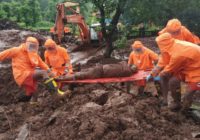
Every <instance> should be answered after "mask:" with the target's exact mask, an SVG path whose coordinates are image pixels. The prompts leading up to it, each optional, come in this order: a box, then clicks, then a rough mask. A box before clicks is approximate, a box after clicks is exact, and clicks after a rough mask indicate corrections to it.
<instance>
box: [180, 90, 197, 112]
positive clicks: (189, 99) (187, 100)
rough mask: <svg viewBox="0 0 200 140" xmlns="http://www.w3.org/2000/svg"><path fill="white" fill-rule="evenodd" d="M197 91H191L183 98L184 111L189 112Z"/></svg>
mask: <svg viewBox="0 0 200 140" xmlns="http://www.w3.org/2000/svg"><path fill="white" fill-rule="evenodd" d="M194 93H195V91H190V92H188V93H186V94H185V96H184V97H183V109H182V110H188V109H189V108H190V106H191V105H192V102H193V96H194Z"/></svg>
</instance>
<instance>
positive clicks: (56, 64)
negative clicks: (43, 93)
mask: <svg viewBox="0 0 200 140" xmlns="http://www.w3.org/2000/svg"><path fill="white" fill-rule="evenodd" d="M44 46H45V48H46V51H45V54H44V56H45V62H46V64H47V65H48V66H49V67H50V68H51V69H52V72H53V73H54V74H55V76H60V75H63V74H72V73H73V70H72V65H71V63H70V56H69V55H68V53H67V50H66V49H65V48H63V47H60V46H59V45H57V44H56V43H55V42H54V41H53V40H52V39H47V40H46V42H45V44H44Z"/></svg>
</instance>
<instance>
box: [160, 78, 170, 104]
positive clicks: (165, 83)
mask: <svg viewBox="0 0 200 140" xmlns="http://www.w3.org/2000/svg"><path fill="white" fill-rule="evenodd" d="M160 79H161V80H160V85H161V93H162V94H161V96H160V99H161V101H160V105H161V106H167V105H168V102H167V97H168V91H169V77H166V76H161V77H160Z"/></svg>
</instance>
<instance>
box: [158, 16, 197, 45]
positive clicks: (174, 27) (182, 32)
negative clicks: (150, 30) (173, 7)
mask: <svg viewBox="0 0 200 140" xmlns="http://www.w3.org/2000/svg"><path fill="white" fill-rule="evenodd" d="M178 30H179V33H177V34H171V35H172V37H173V38H175V39H178V40H183V41H188V42H192V43H196V42H197V40H198V37H197V36H195V35H193V34H192V33H191V32H190V31H189V30H188V29H187V28H186V27H185V26H182V25H181V22H180V21H179V20H178V19H171V20H169V21H168V23H167V25H166V27H165V28H164V29H162V30H161V31H160V32H159V33H158V34H159V35H161V34H163V33H167V32H169V33H170V32H176V31H178Z"/></svg>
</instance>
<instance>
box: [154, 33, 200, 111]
mask: <svg viewBox="0 0 200 140" xmlns="http://www.w3.org/2000/svg"><path fill="white" fill-rule="evenodd" d="M156 42H157V44H158V46H159V48H160V51H161V54H164V53H168V54H169V56H170V57H169V59H168V60H167V61H168V63H167V64H166V65H165V67H164V69H163V70H162V71H161V72H160V76H161V79H163V82H162V85H163V87H166V89H168V88H169V90H170V91H171V94H172V97H173V99H174V103H173V104H171V106H169V108H170V109H171V110H179V109H180V108H181V104H180V102H181V93H180V91H179V90H178V91H177V89H179V88H180V87H179V86H180V84H179V83H180V82H178V83H177V82H176V81H177V79H178V80H179V81H181V80H182V81H185V82H186V83H187V84H188V93H187V94H186V96H185V98H184V100H183V107H184V109H186V108H188V107H189V106H190V105H191V102H192V96H193V94H194V93H195V91H196V90H200V86H199V83H200V61H199V56H200V47H199V46H198V45H196V44H193V43H190V42H186V41H180V40H176V39H174V38H173V37H172V36H171V35H170V34H169V33H164V34H162V35H160V36H159V37H157V38H156ZM180 74H181V78H182V79H181V78H177V79H176V80H173V79H172V78H171V77H178V76H180ZM165 94H168V93H165ZM166 97H167V96H166Z"/></svg>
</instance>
